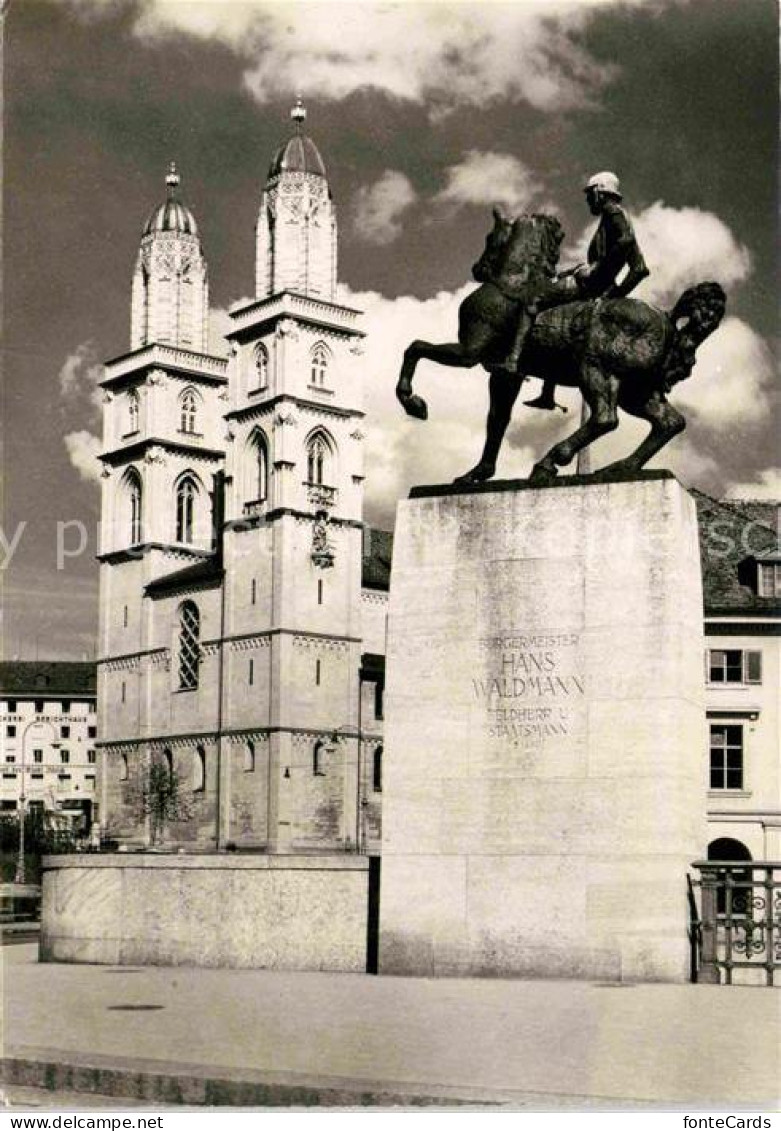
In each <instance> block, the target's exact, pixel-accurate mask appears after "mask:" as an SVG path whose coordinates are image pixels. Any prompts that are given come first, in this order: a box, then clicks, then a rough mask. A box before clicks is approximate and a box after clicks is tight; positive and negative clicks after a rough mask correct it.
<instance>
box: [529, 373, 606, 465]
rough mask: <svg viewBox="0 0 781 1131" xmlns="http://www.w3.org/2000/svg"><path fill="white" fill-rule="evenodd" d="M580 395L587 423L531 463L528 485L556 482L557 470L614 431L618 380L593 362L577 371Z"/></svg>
mask: <svg viewBox="0 0 781 1131" xmlns="http://www.w3.org/2000/svg"><path fill="white" fill-rule="evenodd" d="M580 387H581V392H582V393H583V399H584V400H585V402H586V404H587V405H588V407H589V409H590V410H591V412H590V415H589V418H588V420H586V421H585V422H584V423H583V424H581V426H580V428H578V429H577V430H576V431H575V432H573V433H572V435H571V436H567V437H566V439H564V440H561V441H560V443H558V444H554V446H553V447H552V448H551V449H550V451H549V452H547V453H546V454H545V455H544V456H543V457H542V459H541V460H539V461H538V462H537V463H535V465H534V467H533V468H532V473H531V475H530V476H529V482H530V483H538V484H544V483H550V482H551V481H552V480H553V479H555V478H556V475H557V474H558V468H559V467H564V466H566V464H568V463H569V462H570V460H572V459H573V458H574V457H575V456H576V455H577V453H578V452H579V451H581V449H582V448H587V447H588V445H589V444H593V443H594V441H595V440H598V439H599V437H600V436H604V435H606V434H607V433H608V432H612V431H613V430H614V429H615V428H617V427H618V409H617V402H618V380H617V378H615V377H612V376H610V375H609V374H606V373H603V372H602V370H601V369H600V368H599V367H598V366H597V365H596V364H594V363H593V362H587V363H585V364H584V365H583V366H582V368H581V381H580Z"/></svg>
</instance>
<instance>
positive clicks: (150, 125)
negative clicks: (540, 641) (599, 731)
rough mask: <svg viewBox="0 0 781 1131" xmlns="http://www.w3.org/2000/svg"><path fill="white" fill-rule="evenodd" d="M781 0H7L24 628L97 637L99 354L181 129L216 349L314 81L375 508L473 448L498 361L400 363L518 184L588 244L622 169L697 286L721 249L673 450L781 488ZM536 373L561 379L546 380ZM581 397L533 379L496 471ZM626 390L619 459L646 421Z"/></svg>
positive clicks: (599, 451)
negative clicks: (410, 400) (405, 404)
mask: <svg viewBox="0 0 781 1131" xmlns="http://www.w3.org/2000/svg"><path fill="white" fill-rule="evenodd" d="M776 20H777V16H776V5H775V3H774V2H773V0H626V2H624V3H616V2H613V0H580V2H574V3H573V2H570V3H565V2H559V0H539V2H537V0H515V2H513V3H493V2H491V0H479V2H476V3H450V2H447V0H443V2H441V3H428V4H427V3H420V2H414V3H413V2H408V3H406V2H405V3H387V2H382V3H374V2H370V0H361V2H358V3H350V2H337V0H323V2H319V3H297V2H293V0H277V2H272V3H267V2H261V0H248V2H246V3H244V2H241V0H222V2H220V3H216V2H213V0H10V5H9V7H8V9H7V14H6V17H5V26H4V66H5V76H4V81H5V115H4V123H3V125H4V144H3V168H4V188H5V192H4V200H3V206H4V227H3V266H4V313H3V329H4V333H3V341H4V366H3V374H4V381H3V385H2V410H3V411H2V422H3V473H4V474H3V490H2V502H3V507H2V528H1V529H0V567H2V581H3V590H4V621H3V653H4V656H5V658H12V657H14V656H18V657H20V658H27V659H32V658H35V657H36V656H39V657H40V658H42V659H43V658H47V659H49V658H54V659H57V658H61V659H66V658H70V659H79V658H82V657H91V656H93V655H94V639H95V632H96V623H97V564H96V562H95V560H94V555H95V552H96V530H97V522H98V517H99V487H98V483H99V479H98V476H99V466H98V463H97V460H96V455H97V453H98V452H99V450H100V441H99V438H98V437H99V433H100V398H99V396H98V394H97V392H96V383H97V381H98V380H100V377H101V372H102V363H103V362H104V361H105V360H107V359H109V358H112V357H116V356H117V355H119V354H122V353H124V352H126V350H127V349H128V348H129V332H130V282H131V275H132V270H133V266H134V261H135V256H136V253H137V250H138V244H139V240H140V236H141V231H142V227H143V223H144V221H145V219H146V217H147V215H148V214H149V212H150V211H151V210H152V209H153V208H154V207H155V205H157V204H158V203H159V202H160V200H161V199H162V198H163V196H164V188H163V178H164V175H165V171H166V168H167V165H168V162H169V161H170V160H172V159H175V160H176V161H177V164H178V167H179V170H180V172H181V174H182V196H183V198H184V199H185V200H186V201H187V203H188V204H189V206H190V207H191V208H192V210H193V211H194V213H195V215H196V217H197V220H198V223H199V227H200V231H201V235H202V239H203V245H204V250H205V254H206V258H207V261H208V265H209V275H210V288H211V300H212V304H213V307H214V309H213V312H212V316H211V331H212V336H211V341H210V350H211V352H214V353H221V352H223V348H224V347H223V344H222V342H221V339H220V330H221V328H224V326H225V322H226V315H225V311H226V309H227V308H228V306H229V305H230V304H232V303H233V302H235V301H237V300H239V299H241V298H243V297H247V296H250V295H251V294H252V288H253V278H254V262H253V260H254V226H255V220H256V217H257V209H258V204H259V199H260V193H261V191H262V188H263V185H264V182H265V177H266V173H267V170H268V165H269V162H270V160H271V157H272V155H273V152H274V150H275V149H276V148H277V146H278V145H279V144H281V143H282V142H283V141H284V140H286V138H287V137H288V136H289V133H290V121H289V111H290V108H291V106H292V104H293V102H294V100H295V97H296V95H298V94H300V95H301V96H302V97H303V99H304V102H305V104H306V106H307V109H308V120H307V124H306V129H307V132H308V133H309V134H310V136H311V137H312V138H313V139H314V140H315V142H316V144H317V146H318V148H319V150H320V152H321V154H322V156H323V159H324V161H325V164H326V169H327V173H328V178H329V182H330V185H331V189H332V192H333V196H334V199H335V203H336V208H337V214H338V220H339V232H340V244H339V252H340V262H339V278H340V285H341V298H342V301H344V302H346V303H347V304H349V305H351V306H355V307H358V308H359V309H361V310H363V311H365V326H364V328H365V329H366V330H367V331H368V334H369V337H368V340H367V349H366V353H365V356H364V364H365V408H366V411H367V414H368V416H367V429H366V431H367V441H366V442H367V481H366V506H365V517H366V518H367V520H368V521H369V522H371V523H373V524H375V525H379V526H382V527H384V528H386V529H390V528H391V527H392V525H393V517H394V513H395V507H396V503H397V501H398V500H399V499H400V498H403V497H404V496H405V495H406V494H407V492H408V490H409V488H410V486H412V485H413V484H416V483H432V482H447V481H449V480H451V479H453V478H454V477H455V476H456V475H458V474H461V473H462V472H463V471H465V470H466V469H467V468H468V467H471V466H472V464H473V463H474V462H475V461H476V459H477V457H478V455H479V452H480V448H481V442H482V436H483V429H484V424H483V422H484V416H485V411H486V405H487V378H486V374H485V372H484V371H483V370H482V369H474V370H470V371H464V370H460V371H459V370H450V369H442V368H438V367H436V366H434V365H433V364H431V363H423V364H421V366H420V368H419V371H418V374H419V375H418V378H417V387H418V390H419V391H420V392H421V393H423V395H424V396H425V397H426V398H427V400H428V402H429V412H430V418H429V420H428V421H427V422H426V423H425V424H421V423H420V422H418V421H413V420H411V419H409V418H407V417H405V416H404V414H403V413H402V412H401V410H400V408H399V406H398V405H397V403H396V402H395V400H394V397H393V386H394V384H395V380H396V375H397V372H398V367H399V363H400V358H401V353H402V351H403V349H404V347H405V345H406V344H407V343H408V342H409V341H410V340H411V339H412V338H413V337H425V338H428V339H431V340H434V341H447V340H454V338H455V336H456V328H457V311H458V306H459V303H460V302H461V301H462V300H463V298H464V296H465V295H466V294H467V293H469V291H470V289H471V287H472V285H473V284H471V283H470V282H469V279H470V268H471V265H472V263H473V262H474V260H475V259H476V258H477V257H478V255H479V253H480V251H481V250H482V246H483V242H484V238H485V234H486V232H487V230H488V228H489V227H490V225H491V207H492V205H493V204H495V203H499V204H502V205H503V206H504V207H505V208H506V209H508V210H515V211H524V210H535V211H539V210H545V211H552V212H555V213H556V214H557V215H558V216H559V218H560V219H561V222H562V224H563V226H564V229H565V232H566V236H565V241H564V244H563V248H562V258H561V261H562V264H564V265H566V264H567V263H570V264H572V263H575V262H578V261H579V260H580V259H581V258H582V257H583V252H584V247H585V245H586V242H587V240H588V238H589V235H590V233H591V231H592V230H593V225H594V221H593V218H592V217H591V216H590V215H589V214H588V212H587V210H586V208H585V205H584V199H583V193H582V187H583V184H584V182H585V180H586V178H587V177H588V176H589V175H591V174H592V173H595V172H598V171H600V170H603V169H611V170H613V171H615V172H616V173H617V174H618V175H619V176H620V178H621V182H622V186H623V191H624V198H625V204H626V206H627V208H628V209H629V211H630V215H631V216H632V219H633V222H634V225H635V230H636V232H637V235H638V239H639V242H640V245H641V247H642V249H643V252H644V254H645V257H646V259H647V261H648V264H649V266H650V268H651V274H650V277H649V278H648V279H647V280H646V281H645V282H644V283H643V284H642V285H641V287H640V288H639V289H638V291H637V297H640V298H646V299H648V300H649V301H651V302H655V303H657V304H658V305H660V306H662V307H664V308H670V307H671V306H672V304H673V303H674V301H675V299H676V297H677V296H678V295H679V294H680V292H681V291H682V290H683V289H684V288H685V287H686V286H688V285H690V284H691V283H694V282H697V281H700V280H703V279H711V278H712V279H716V280H718V281H719V282H721V283H722V285H723V286H724V287H725V289H726V291H727V295H728V307H727V315H726V317H725V320H724V322H723V323H722V326H721V327H720V328H719V330H718V331H717V332H716V333H715V334H714V335H713V336H712V337H711V338H710V339H709V340H708V341H707V342H706V343H705V344H704V345H703V347H701V349H700V351H699V355H698V363H697V366H696V368H695V371H694V373H693V374H692V376H691V377H690V378H689V379H688V380H687V381H686V382H685V383H684V384H682V385H681V386H679V387H678V388H676V389H675V391H674V393H673V395H672V398H671V399H672V401H673V403H674V404H675V405H676V406H677V407H678V408H680V409H681V410H682V411H683V412H684V413H685V415H686V418H687V422H688V427H687V431H686V432H685V433H684V434H683V436H681V437H680V438H678V439H677V440H675V441H674V442H673V444H672V445H671V446H670V447H668V448H666V449H665V450H664V452H663V453H661V454H660V455H659V456H658V457H657V458H656V459H655V460H654V461H653V463H652V465H651V466H661V467H669V468H670V469H671V470H673V471H674V472H675V473H676V474H677V475H678V476H679V478H680V479H681V481H682V482H684V483H685V484H687V485H691V486H696V487H699V488H701V489H702V490H705V491H707V492H709V493H711V494H714V495H717V496H720V497H722V496H724V497H740V496H743V497H752V498H760V497H761V498H781V469H779V449H778V437H779V431H778V425H779V415H778V395H777V381H776V371H777V369H776V364H775V360H774V358H775V357H776V356H777V347H778V326H777V320H776V319H777V315H776V301H777V298H776V296H777V286H776V281H777V263H776V258H775V257H776V254H777V253H776V248H777V243H778V241H777V232H776V226H775V225H776V211H777V210H776V180H775V170H776V167H777V149H776V137H777V94H776V91H777V89H778V82H777V61H776V55H777V28H776ZM527 388H528V389H529V390H530V393H531V395H534V394H535V393H536V391H537V390H538V388H539V386H538V384H537V382H536V381H535V382H532V383H530V384H529V385H528V386H527ZM564 399H565V401H566V403H567V404H568V405H569V407H570V412H569V413H568V414H567V415H566V416H565V415H564V414H561V413H556V414H551V413H541V412H534V411H532V410H524V409H522V408H521V407H519V408H518V409H517V410H516V413H515V417H514V421H513V423H512V425H511V429H510V432H509V434H508V442H507V444H506V447H505V450H504V453H503V456H502V460H501V463H500V466H499V469H498V474H499V475H500V476H502V477H504V478H515V477H518V478H519V477H524V476H526V475H528V473H529V470H530V468H531V465H532V463H533V462H534V460H535V459H537V458H539V456H540V455H541V454H542V453H543V452H544V451H545V450H547V448H548V447H550V445H551V444H552V443H554V442H555V441H556V440H557V439H559V438H561V437H562V436H563V435H565V434H566V433H567V431H569V430H571V429H572V427H573V426H574V425H575V423H576V420H577V412H578V395H577V394H576V393H574V392H573V393H568V394H565V395H564ZM642 434H643V426H642V425H640V424H639V423H638V422H635V421H629V420H626V419H624V420H622V424H621V427H620V428H619V429H618V431H617V432H616V433H613V434H612V435H611V436H609V437H606V438H604V439H603V440H601V441H599V443H598V444H597V445H595V447H594V463H595V465H596V466H599V465H600V464H602V463H605V462H609V460H610V459H612V458H616V456H617V455H620V454H623V453H625V452H627V451H629V450H630V449H631V448H632V447H634V446H635V445H636V444H637V443H638V442H639V439H640V438H641V436H642Z"/></svg>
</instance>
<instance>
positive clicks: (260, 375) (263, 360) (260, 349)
mask: <svg viewBox="0 0 781 1131" xmlns="http://www.w3.org/2000/svg"><path fill="white" fill-rule="evenodd" d="M254 359H255V372H254V374H253V376H254V383H253V385H252V388H253V389H265V387H266V386H267V385H268V350H267V349H266V347H265V346H264V345H263V343H262V342H258V344H257V345H256V346H255V353H254Z"/></svg>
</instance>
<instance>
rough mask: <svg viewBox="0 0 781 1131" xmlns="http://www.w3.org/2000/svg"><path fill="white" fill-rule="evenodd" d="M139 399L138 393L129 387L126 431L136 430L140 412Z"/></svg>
mask: <svg viewBox="0 0 781 1131" xmlns="http://www.w3.org/2000/svg"><path fill="white" fill-rule="evenodd" d="M140 407H141V405H140V400H139V397H138V393H137V392H136V390H135V389H131V390H130V392H129V393H128V395H127V430H128V432H137V431H138V421H139V414H140Z"/></svg>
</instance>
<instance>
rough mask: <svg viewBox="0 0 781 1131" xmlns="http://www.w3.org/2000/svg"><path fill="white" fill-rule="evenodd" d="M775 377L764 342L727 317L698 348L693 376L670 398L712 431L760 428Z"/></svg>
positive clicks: (743, 323) (744, 324)
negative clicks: (690, 411)
mask: <svg viewBox="0 0 781 1131" xmlns="http://www.w3.org/2000/svg"><path fill="white" fill-rule="evenodd" d="M773 379H774V369H773V363H772V359H771V356H770V351H769V349H768V348H767V345H766V344H765V342H764V341H763V339H762V338H761V337H760V336H759V334H757V333H756V332H755V331H754V330H752V329H751V327H750V326H749V325H747V324H746V323H745V322H742V321H741V320H740V319H739V318H725V319H724V321H723V322H722V324H721V326H720V327H719V328H718V330H717V331H716V332H715V334H712V335H711V336H710V337H709V338H706V340H705V341H704V342H703V343H702V345H701V346H700V348H699V349H698V350H697V364H696V365H695V367H694V370H693V371H692V374H691V376H690V377H688V378H687V379H686V380H685V381H683V382H682V383H681V384H680V385H678V386H676V388H675V390H674V393H673V398H672V399H673V400H674V401H675V403H676V404H677V405H679V406H680V407H681V408H682V409H683V410H684V411H686V410H687V409H690V410H692V411H694V412H696V413H697V415H698V417H699V419H700V421H701V422H702V423H703V424H705V425H707V426H708V427H710V428H713V429H719V428H726V427H728V426H735V425H751V424H759V423H760V422H761V421H763V420H765V419H766V418H767V413H768V405H769V399H768V398H769V391H770V387H771V384H772V382H773Z"/></svg>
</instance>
